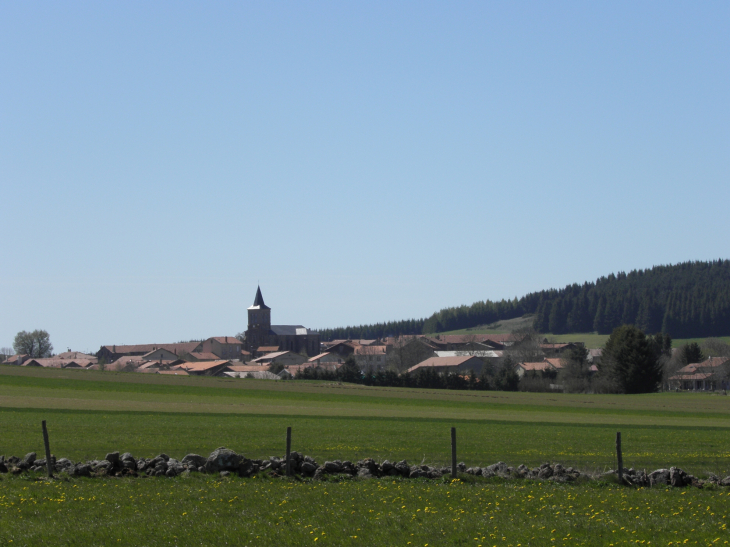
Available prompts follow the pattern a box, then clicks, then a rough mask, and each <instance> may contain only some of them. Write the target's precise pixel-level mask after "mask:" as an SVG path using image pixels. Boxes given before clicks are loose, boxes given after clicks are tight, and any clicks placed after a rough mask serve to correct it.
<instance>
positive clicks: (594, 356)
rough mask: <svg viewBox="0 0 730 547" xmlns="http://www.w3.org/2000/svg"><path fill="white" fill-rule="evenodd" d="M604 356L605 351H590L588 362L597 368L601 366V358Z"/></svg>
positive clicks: (600, 349) (598, 349)
mask: <svg viewBox="0 0 730 547" xmlns="http://www.w3.org/2000/svg"><path fill="white" fill-rule="evenodd" d="M602 356H603V349H602V348H597V349H589V350H588V356H587V357H586V361H587V362H588V363H591V364H593V365H596V366H601V357H602Z"/></svg>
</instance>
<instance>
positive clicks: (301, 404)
mask: <svg viewBox="0 0 730 547" xmlns="http://www.w3.org/2000/svg"><path fill="white" fill-rule="evenodd" d="M41 420H47V421H48V427H49V432H50V436H51V443H52V450H53V452H54V453H56V454H57V455H59V456H65V457H69V458H72V459H82V458H83V459H86V458H99V457H103V455H104V454H106V453H107V452H108V451H110V450H120V451H130V452H132V453H133V454H135V455H136V456H154V455H156V454H159V453H160V452H166V453H168V454H170V455H171V456H174V457H182V456H183V455H185V454H186V453H188V452H197V453H200V454H208V453H210V452H211V451H212V450H213V449H215V448H216V447H218V446H224V445H225V446H229V447H230V448H233V449H236V450H238V451H240V452H242V453H244V454H245V455H246V456H248V457H251V458H262V457H268V456H271V455H281V454H283V452H284V432H285V430H286V427H287V426H292V427H293V431H294V441H293V448H294V449H295V450H298V451H300V452H303V453H305V454H308V455H311V456H313V457H315V458H316V459H317V460H326V459H343V460H344V459H350V460H357V459H360V458H364V457H374V458H377V459H385V458H388V459H391V460H400V459H404V458H405V459H407V460H408V461H409V462H412V463H419V462H421V461H425V462H426V463H433V464H440V463H445V462H447V461H448V460H449V457H450V445H449V443H450V437H449V429H450V427H451V426H455V427H456V428H457V433H458V439H459V443H458V444H459V450H458V456H459V459H460V460H463V461H465V462H466V463H467V464H468V465H481V464H489V463H494V462H496V461H499V460H502V461H505V462H507V463H509V464H513V465H518V464H520V463H525V464H527V465H535V464H539V463H541V462H543V461H548V460H550V461H560V462H561V463H564V464H566V465H572V466H578V467H582V468H584V469H589V470H596V469H608V468H612V467H614V466H615V459H614V438H615V433H616V431H617V430H621V432H622V435H623V440H624V460H625V463H626V465H627V466H635V467H641V468H644V467H646V468H652V467H663V466H669V465H677V466H680V467H683V468H685V469H686V470H688V471H689V472H691V473H694V474H698V475H706V474H708V473H710V472H714V473H716V474H718V475H722V476H725V475H728V474H730V443H728V442H727V438H728V432H729V431H730V399H728V397H725V396H723V395H709V394H687V393H662V394H654V395H644V396H586V395H563V394H534V393H505V392H469V391H461V392H455V391H439V390H436V391H431V390H416V389H394V388H372V387H366V386H352V385H338V384H326V383H307V382H270V381H261V380H233V379H219V378H199V377H198V378H193V377H179V378H178V377H169V376H155V375H143V374H122V373H104V372H94V371H72V370H47V369H27V368H22V367H0V427H2V435H1V436H0V454H5V455H10V454H14V455H21V456H22V455H23V454H25V453H27V452H29V451H31V450H32V451H36V452H37V453H39V454H40V453H41V452H42V437H41V435H40V429H39V426H40V422H41Z"/></svg>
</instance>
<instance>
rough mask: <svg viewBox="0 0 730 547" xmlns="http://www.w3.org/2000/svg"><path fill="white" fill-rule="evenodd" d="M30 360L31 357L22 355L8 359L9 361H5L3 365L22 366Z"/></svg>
mask: <svg viewBox="0 0 730 547" xmlns="http://www.w3.org/2000/svg"><path fill="white" fill-rule="evenodd" d="M28 359H30V356H29V355H27V354H25V353H21V354H19V355H13V356H11V357H8V358H7V359H5V361H3V363H2V364H3V365H22V364H23V363H24V362H25V361H27V360H28Z"/></svg>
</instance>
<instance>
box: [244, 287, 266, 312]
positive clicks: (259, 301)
mask: <svg viewBox="0 0 730 547" xmlns="http://www.w3.org/2000/svg"><path fill="white" fill-rule="evenodd" d="M251 307H252V308H260V309H262V310H270V309H271V308H269V307H268V306H267V305H266V304H264V297H263V296H262V295H261V286H259V287H258V288H257V289H256V298H255V299H254V301H253V306H251ZM249 309H250V308H249Z"/></svg>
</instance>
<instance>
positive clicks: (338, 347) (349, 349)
mask: <svg viewBox="0 0 730 547" xmlns="http://www.w3.org/2000/svg"><path fill="white" fill-rule="evenodd" d="M356 347H359V344H357V343H355V342H353V341H352V340H339V341H337V342H336V343H334V344H331V345H329V346H327V347H326V348H325V349H326V353H329V354H331V355H337V356H339V357H340V358H341V359H343V360H344V359H347V358H348V357H349V356H350V355H352V354H353V353H355V348H356Z"/></svg>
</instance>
